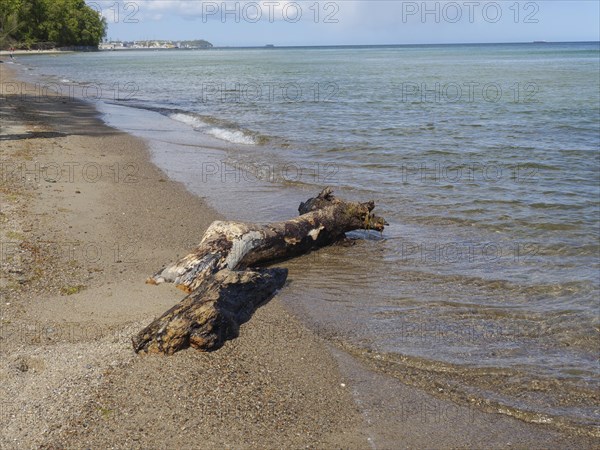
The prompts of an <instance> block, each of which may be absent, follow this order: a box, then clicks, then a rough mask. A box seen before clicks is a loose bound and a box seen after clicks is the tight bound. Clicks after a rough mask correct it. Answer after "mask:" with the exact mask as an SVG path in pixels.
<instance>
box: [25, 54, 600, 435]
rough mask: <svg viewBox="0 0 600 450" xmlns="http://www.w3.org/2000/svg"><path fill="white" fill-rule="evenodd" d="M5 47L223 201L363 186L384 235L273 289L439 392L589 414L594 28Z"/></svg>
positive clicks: (585, 417) (360, 192)
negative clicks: (348, 44)
mask: <svg viewBox="0 0 600 450" xmlns="http://www.w3.org/2000/svg"><path fill="white" fill-rule="evenodd" d="M20 62H21V63H22V64H23V66H24V68H28V69H30V70H28V71H27V73H28V74H29V75H30V76H34V77H36V79H37V80H38V82H42V83H48V82H52V83H55V84H54V85H53V86H54V87H53V89H54V90H57V89H60V90H61V91H62V92H63V94H64V95H75V96H78V97H80V96H82V95H83V96H86V97H87V98H88V99H89V100H90V101H94V102H95V103H97V105H98V107H99V108H100V110H101V111H102V112H103V113H104V117H105V120H106V121H107V122H108V123H109V124H112V125H114V126H118V127H120V128H122V129H125V130H128V131H130V132H132V133H134V134H137V135H140V136H143V137H144V138H146V139H148V141H149V143H150V146H151V149H152V154H153V158H154V161H155V162H156V163H157V164H158V165H159V166H161V167H162V168H163V169H164V170H165V171H166V172H167V173H168V174H169V176H171V177H173V178H175V179H178V180H181V181H183V182H185V183H186V185H187V186H188V187H189V189H190V190H192V191H193V192H196V193H197V194H198V195H201V196H203V197H206V198H207V199H208V201H209V202H210V203H212V204H213V205H214V206H215V207H216V208H217V209H218V210H220V211H222V212H223V213H224V214H225V215H226V216H227V217H228V218H230V219H240V220H251V221H256V222H266V221H272V220H281V219H286V218H289V217H291V216H293V215H295V214H297V212H296V208H297V206H298V204H299V202H300V201H301V200H304V199H306V198H308V197H311V196H314V194H316V193H318V192H319V190H320V189H321V188H322V187H324V186H327V185H328V186H333V187H334V189H335V190H336V192H337V193H338V195H339V196H342V197H345V198H348V199H359V200H367V199H374V200H375V201H376V203H377V209H378V211H379V212H380V213H381V215H383V216H385V217H386V219H387V220H388V222H390V224H391V225H390V227H389V228H388V229H386V231H385V232H384V233H383V234H382V235H380V234H378V233H356V234H355V237H357V238H360V239H359V240H358V241H357V243H356V245H355V246H353V247H349V248H348V247H332V248H328V249H324V250H322V251H319V252H316V253H314V254H311V255H308V256H305V257H302V258H299V259H297V260H294V261H291V262H289V263H287V266H288V267H289V268H290V279H291V280H293V282H292V283H291V284H290V286H289V287H288V288H286V290H284V291H283V292H282V293H281V294H280V297H281V298H282V299H283V301H284V302H285V303H286V305H287V306H288V307H289V308H290V309H292V310H293V311H294V312H296V313H297V314H298V315H299V316H300V317H301V318H302V319H303V320H305V321H306V322H307V324H308V325H309V326H310V327H312V328H314V329H315V330H317V332H319V333H320V334H321V335H322V336H324V337H326V338H327V339H330V340H331V341H332V342H335V343H338V344H339V345H342V346H344V348H346V349H348V350H349V351H351V352H352V353H353V354H355V355H357V356H359V357H361V358H364V359H367V360H369V359H370V360H373V363H374V364H375V365H377V366H378V367H383V366H385V370H386V371H387V372H388V373H391V374H393V375H394V376H396V377H398V378H400V379H402V380H403V381H405V382H407V383H410V384H413V385H417V386H420V387H423V388H425V389H428V390H429V391H431V392H436V393H437V395H446V396H448V397H449V398H452V399H454V400H456V401H464V402H470V404H476V405H479V406H480V407H482V408H484V409H491V410H495V411H501V412H503V413H506V414H511V415H514V416H517V417H520V418H522V419H524V420H529V421H533V422H540V423H553V424H556V425H559V426H566V427H571V428H572V427H574V428H577V429H579V430H583V431H587V432H590V433H591V432H593V430H594V429H595V426H597V425H598V424H600V420H599V411H598V404H600V393H599V392H600V391H599V389H598V387H599V385H598V382H599V371H598V348H599V333H600V323H599V322H600V321H599V298H600V295H599V284H600V279H599V273H600V272H599V269H600V265H599V240H598V239H599V231H600V228H599V213H600V211H599V199H600V195H599V194H600V192H599V183H600V179H599V167H600V166H599V162H600V161H599V159H600V158H599V155H600V153H599V150H600V128H599V127H600V75H599V74H600V45H599V44H598V43H565V44H510V45H508V44H507V45H451V46H406V47H402V46H398V47H368V48H366V47H363V48H294V49H290V48H281V49H279V48H275V49H215V50H210V51H131V52H129V51H128V52H105V53H86V54H72V55H62V56H46V55H40V56H31V57H27V58H21V59H20ZM32 74H33V75H32ZM41 80H43V81H41ZM165 262H166V261H165ZM157 263H158V264H161V263H163V261H161V262H157ZM366 350H368V351H366ZM440 386H445V388H444V389H441V388H440Z"/></svg>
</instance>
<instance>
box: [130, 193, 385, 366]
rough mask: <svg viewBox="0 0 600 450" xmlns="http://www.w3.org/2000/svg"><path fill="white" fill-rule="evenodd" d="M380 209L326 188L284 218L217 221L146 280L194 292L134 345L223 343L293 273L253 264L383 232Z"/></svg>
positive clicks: (153, 348) (171, 347)
mask: <svg viewBox="0 0 600 450" xmlns="http://www.w3.org/2000/svg"><path fill="white" fill-rule="evenodd" d="M374 207H375V204H374V202H372V201H371V202H366V203H356V202H346V201H343V200H340V199H337V198H335V197H334V195H333V192H332V191H331V189H329V188H326V189H324V190H323V191H322V192H321V193H320V194H319V195H318V196H317V197H315V198H311V199H309V200H308V201H306V202H304V203H301V204H300V207H299V208H298V212H299V213H300V216H299V217H297V218H294V219H291V220H288V221H285V222H278V223H273V224H269V225H256V224H248V223H243V222H221V221H217V222H213V223H212V224H211V226H210V227H209V228H208V230H207V231H206V233H205V234H204V236H203V238H202V241H201V242H200V244H199V245H198V247H196V249H195V250H194V251H193V252H192V253H190V254H189V255H187V256H185V257H183V258H181V259H180V260H179V261H177V262H175V263H172V264H170V265H168V266H167V267H165V268H163V269H161V270H159V271H158V272H157V273H156V274H154V275H153V276H152V277H150V278H149V279H148V280H147V282H148V283H150V284H160V283H165V282H166V283H174V284H175V285H176V286H177V287H178V288H180V289H182V290H184V291H185V292H187V293H189V295H188V296H187V297H185V298H184V299H183V300H182V301H181V302H180V303H179V304H177V305H175V306H174V307H173V308H171V309H170V310H169V311H167V312H166V313H165V314H163V315H162V316H161V317H159V318H158V319H156V320H155V321H153V322H152V323H151V324H150V325H148V326H147V327H146V328H145V329H144V330H142V331H141V332H140V333H139V334H138V335H137V336H136V337H134V338H133V347H134V349H135V351H136V352H140V351H145V352H151V353H166V354H172V353H174V352H176V351H178V350H180V349H183V348H187V347H189V346H192V347H194V348H197V349H200V350H204V351H211V350H216V349H218V348H219V347H221V346H222V345H223V343H224V341H225V340H227V339H230V338H233V337H236V336H237V334H238V329H239V325H240V324H241V323H244V322H246V321H247V320H249V318H250V317H251V315H252V313H253V312H254V310H255V309H256V308H257V307H258V306H260V304H261V303H263V302H265V301H267V300H268V299H269V298H271V297H272V296H273V295H274V294H275V293H276V291H277V290H279V289H280V288H281V287H282V286H283V284H284V283H285V280H286V278H287V270H285V269H255V268H257V267H260V266H262V265H265V264H268V263H272V262H275V261H281V260H284V259H288V258H292V257H294V256H298V255H301V254H304V253H307V252H310V251H312V250H314V249H317V248H320V247H324V246H326V245H330V244H333V243H335V242H337V241H339V240H341V239H343V238H345V233H347V232H349V231H352V230H357V229H368V230H377V231H383V229H384V227H385V225H387V224H386V222H385V220H384V219H383V218H381V217H377V216H375V215H374V214H373V213H372V211H373V209H374Z"/></svg>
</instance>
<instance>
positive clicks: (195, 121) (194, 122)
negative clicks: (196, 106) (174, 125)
mask: <svg viewBox="0 0 600 450" xmlns="http://www.w3.org/2000/svg"><path fill="white" fill-rule="evenodd" d="M169 117H170V118H171V119H173V120H177V121H178V122H183V123H186V124H188V125H191V126H192V127H194V128H200V127H205V126H206V123H204V122H203V121H202V120H200V119H199V118H198V117H196V116H192V115H190V114H183V113H174V114H170V115H169Z"/></svg>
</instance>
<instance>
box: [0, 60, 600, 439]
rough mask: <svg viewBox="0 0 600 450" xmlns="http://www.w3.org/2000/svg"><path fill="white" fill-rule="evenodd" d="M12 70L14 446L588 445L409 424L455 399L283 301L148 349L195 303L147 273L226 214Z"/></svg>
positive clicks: (4, 285)
mask: <svg viewBox="0 0 600 450" xmlns="http://www.w3.org/2000/svg"><path fill="white" fill-rule="evenodd" d="M13 76H14V74H13V73H11V72H10V69H9V68H8V67H7V66H6V65H0V86H2V88H3V89H4V92H3V93H0V102H1V103H0V125H1V127H2V128H1V137H0V152H1V153H0V163H2V164H3V166H2V167H0V175H1V177H2V178H0V205H1V210H0V225H1V228H0V244H2V247H1V249H0V250H1V253H0V268H1V269H2V270H1V272H0V301H1V302H0V320H1V325H2V328H1V334H0V356H1V365H0V380H1V385H0V399H1V400H0V421H1V423H2V427H1V428H0V448H36V447H38V448H39V447H41V448H369V447H373V448H407V447H408V448H414V447H427V448H448V447H467V446H471V447H481V446H490V447H497V448H498V447H508V446H511V445H512V446H517V447H518V446H526V447H529V448H532V447H540V448H541V447H549V446H550V447H551V446H560V447H580V448H584V447H585V446H586V444H588V443H589V441H587V440H583V441H577V440H573V439H572V438H571V437H569V436H563V435H559V434H557V433H555V432H551V431H548V430H546V429H543V428H541V427H539V426H533V425H528V424H524V423H521V422H519V421H517V420H514V419H511V418H507V417H504V416H500V415H494V414H483V413H481V416H480V415H479V414H477V417H478V419H477V420H474V417H473V413H472V411H471V410H467V412H466V413H465V414H461V415H459V416H453V417H449V416H448V417H446V418H441V419H440V420H441V422H443V423H441V422H440V420H437V421H429V420H428V421H427V422H424V421H423V418H422V417H420V416H418V415H412V416H410V417H406V415H404V414H402V411H400V410H399V409H398V405H402V404H423V403H426V402H433V403H431V404H435V405H437V406H436V408H438V409H439V410H443V409H444V408H448V407H449V406H452V407H455V406H454V405H452V404H451V403H444V402H442V401H440V400H438V399H433V398H432V397H430V396H428V395H427V394H425V393H422V392H420V391H417V390H416V389H414V388H410V387H407V386H404V385H400V384H399V383H398V382H397V381H395V380H393V379H392V378H389V377H385V376H384V375H380V374H374V373H372V372H369V371H368V370H367V369H366V368H365V367H364V366H361V365H360V364H356V362H355V361H353V360H352V358H351V357H350V356H348V355H347V354H345V353H343V352H340V350H337V349H333V348H332V347H331V346H330V345H329V344H327V343H326V342H325V341H324V340H323V339H321V338H320V337H319V336H316V335H314V334H313V333H312V332H310V331H309V330H307V329H306V328H305V327H304V326H303V325H302V324H301V323H300V322H298V320H296V319H295V318H294V317H293V316H291V315H290V314H289V313H288V312H287V311H286V310H285V309H284V308H283V306H282V305H281V303H280V301H278V299H277V298H275V299H274V300H272V301H271V302H270V303H268V304H267V305H265V306H263V307H262V308H260V309H259V310H258V311H257V312H256V314H255V315H254V317H253V318H252V320H251V321H250V322H248V323H247V324H245V325H243V326H242V329H241V333H240V337H239V338H238V339H235V340H233V341H230V342H228V343H227V344H226V345H225V346H224V347H223V348H222V349H221V350H219V351H217V352H214V353H210V354H204V353H199V352H196V351H193V350H187V351H183V352H179V353H177V354H176V355H174V356H172V357H162V356H143V355H136V354H134V353H133V351H132V347H131V342H130V338H131V336H132V335H133V334H134V333H135V332H136V331H138V330H140V329H141V328H142V327H143V326H145V325H146V324H148V323H149V322H150V321H151V320H152V319H153V318H154V317H156V316H157V315H160V314H162V313H163V312H164V311H165V310H166V309H168V308H169V307H170V306H172V305H173V304H175V303H176V302H177V301H178V300H180V299H181V297H182V294H181V292H180V291H178V290H177V289H175V288H173V287H172V286H166V285H161V286H150V285H146V284H144V280H145V279H146V277H147V276H148V275H149V274H151V273H153V272H154V271H155V270H157V269H158V268H160V267H161V265H163V264H165V263H167V262H170V261H172V260H174V259H176V258H177V257H178V256H181V255H183V254H185V253H186V252H187V251H188V250H189V249H191V248H192V247H193V246H194V245H195V244H196V243H197V242H198V241H199V239H200V237H201V236H202V234H203V232H204V230H205V229H206V227H207V226H208V225H209V224H210V222H211V221H213V220H215V219H216V218H218V215H217V214H216V212H215V211H213V210H211V209H210V208H208V207H207V206H206V205H205V204H203V202H202V201H201V200H200V199H199V198H198V197H195V196H193V195H191V194H190V193H188V192H187V191H186V190H185V189H184V188H183V187H182V186H181V185H180V184H177V183H174V182H172V181H170V180H169V179H167V177H166V176H165V175H164V174H163V173H162V172H161V171H160V170H158V169H157V168H156V167H155V166H154V165H152V164H151V163H150V162H149V155H148V153H147V149H146V147H145V146H144V143H143V142H141V141H140V140H138V139H136V138H133V137H131V136H129V135H127V134H124V133H121V132H119V131H116V130H114V129H112V128H109V127H107V126H105V125H104V124H103V123H102V122H101V121H100V120H99V119H98V117H97V113H96V111H95V109H94V108H93V107H92V106H91V105H88V104H84V103H81V102H75V101H64V100H61V99H59V98H51V97H44V98H36V97H35V95H31V94H30V95H29V96H27V97H21V96H19V95H8V94H6V86H8V84H7V83H9V82H10V81H11V80H12V79H13V78H12V77H13ZM332 353H333V355H334V356H335V357H334V356H332ZM340 371H343V372H340ZM353 383H354V384H355V386H353ZM359 384H360V386H359ZM359 405H360V409H359Z"/></svg>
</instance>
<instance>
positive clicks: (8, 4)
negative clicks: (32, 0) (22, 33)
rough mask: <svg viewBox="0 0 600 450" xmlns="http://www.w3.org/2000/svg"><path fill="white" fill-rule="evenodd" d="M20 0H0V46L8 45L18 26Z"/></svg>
mask: <svg viewBox="0 0 600 450" xmlns="http://www.w3.org/2000/svg"><path fill="white" fill-rule="evenodd" d="M21 1H22V0H0V48H4V47H8V46H9V45H10V44H11V43H12V42H11V41H12V35H13V34H14V33H16V31H17V29H18V28H19V10H20V9H21Z"/></svg>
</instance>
